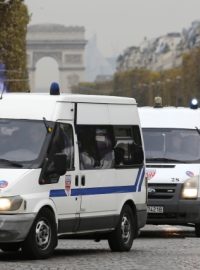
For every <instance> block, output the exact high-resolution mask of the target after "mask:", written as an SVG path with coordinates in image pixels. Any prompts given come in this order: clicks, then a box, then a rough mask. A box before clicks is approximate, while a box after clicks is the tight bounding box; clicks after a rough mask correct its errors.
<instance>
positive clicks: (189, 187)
mask: <svg viewBox="0 0 200 270" xmlns="http://www.w3.org/2000/svg"><path fill="white" fill-rule="evenodd" d="M198 178H199V176H194V177H192V178H189V179H188V180H186V181H185V183H184V185H183V191H182V197H183V199H196V198H197V195H198V184H199V179H198Z"/></svg>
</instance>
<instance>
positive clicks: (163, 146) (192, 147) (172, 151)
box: [143, 128, 200, 163]
mask: <svg viewBox="0 0 200 270" xmlns="http://www.w3.org/2000/svg"><path fill="white" fill-rule="evenodd" d="M143 137H144V146H145V153H146V160H147V162H158V163H170V162H171V163H199V162H200V135H199V134H198V132H197V130H196V129H160V128H153V129H152V128H144V129H143Z"/></svg>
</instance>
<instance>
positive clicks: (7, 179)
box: [0, 168, 30, 195]
mask: <svg viewBox="0 0 200 270" xmlns="http://www.w3.org/2000/svg"><path fill="white" fill-rule="evenodd" d="M28 172H30V169H11V168H9V169H0V195H1V194H2V193H4V192H8V191H9V190H11V189H12V187H13V186H14V185H15V184H16V182H17V181H19V179H20V178H22V177H23V176H24V175H25V174H27V173H28Z"/></svg>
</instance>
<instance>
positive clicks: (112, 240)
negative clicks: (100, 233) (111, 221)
mask: <svg viewBox="0 0 200 270" xmlns="http://www.w3.org/2000/svg"><path fill="white" fill-rule="evenodd" d="M136 226H137V224H136V219H135V217H134V214H133V210H132V209H131V207H130V206H129V205H128V204H126V205H124V206H123V208H122V211H121V214H120V218H119V222H118V224H117V227H116V229H115V230H114V231H113V232H112V233H111V234H110V236H109V238H108V244H109V246H110V249H111V250H112V251H129V250H130V249H131V247H132V244H133V239H134V238H135V236H136V231H137V230H136Z"/></svg>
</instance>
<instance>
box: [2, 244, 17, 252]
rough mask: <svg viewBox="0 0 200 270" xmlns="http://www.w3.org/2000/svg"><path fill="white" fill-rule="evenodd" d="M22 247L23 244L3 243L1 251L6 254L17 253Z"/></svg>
mask: <svg viewBox="0 0 200 270" xmlns="http://www.w3.org/2000/svg"><path fill="white" fill-rule="evenodd" d="M20 247H21V243H3V244H0V249H1V250H3V251H4V252H17V251H18V250H19V249H20Z"/></svg>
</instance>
